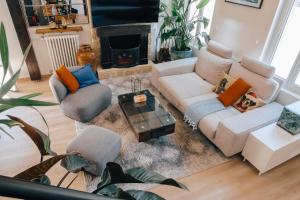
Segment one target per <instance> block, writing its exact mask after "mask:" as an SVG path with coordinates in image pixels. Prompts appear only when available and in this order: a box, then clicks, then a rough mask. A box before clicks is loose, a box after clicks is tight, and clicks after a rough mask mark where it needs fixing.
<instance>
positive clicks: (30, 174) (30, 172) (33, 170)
mask: <svg viewBox="0 0 300 200" xmlns="http://www.w3.org/2000/svg"><path fill="white" fill-rule="evenodd" d="M65 156H66V155H58V156H55V157H52V158H49V159H48V160H45V161H43V162H41V163H39V164H37V165H35V166H33V167H30V168H29V169H27V170H25V171H23V172H21V173H19V174H18V175H16V176H15V177H14V178H17V179H21V180H25V181H31V180H34V179H38V178H40V177H41V176H43V175H44V174H46V172H47V171H48V170H49V169H50V168H51V167H53V166H54V165H55V164H56V163H57V162H59V161H60V160H61V159H63V158H64V157H65Z"/></svg>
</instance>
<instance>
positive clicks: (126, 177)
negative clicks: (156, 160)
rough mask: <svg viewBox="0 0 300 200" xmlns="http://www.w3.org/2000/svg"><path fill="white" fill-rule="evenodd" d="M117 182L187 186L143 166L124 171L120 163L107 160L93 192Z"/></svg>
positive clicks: (182, 187) (183, 187) (184, 187)
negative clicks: (99, 180) (100, 178)
mask: <svg viewBox="0 0 300 200" xmlns="http://www.w3.org/2000/svg"><path fill="white" fill-rule="evenodd" d="M117 183H153V184H161V185H169V186H174V187H178V188H181V189H186V190H187V187H186V186H185V185H183V184H182V183H179V182H177V181H175V180H174V179H169V178H165V177H164V176H162V175H160V174H158V173H155V172H152V171H148V170H146V169H143V168H133V169H129V170H127V171H125V172H124V171H123V169H122V168H121V166H120V165H118V164H116V163H112V162H109V163H107V165H106V168H105V170H104V172H103V175H102V180H101V182H100V183H99V184H98V186H97V189H96V190H95V191H94V193H98V191H100V190H102V189H103V188H105V187H107V186H109V185H112V184H117Z"/></svg>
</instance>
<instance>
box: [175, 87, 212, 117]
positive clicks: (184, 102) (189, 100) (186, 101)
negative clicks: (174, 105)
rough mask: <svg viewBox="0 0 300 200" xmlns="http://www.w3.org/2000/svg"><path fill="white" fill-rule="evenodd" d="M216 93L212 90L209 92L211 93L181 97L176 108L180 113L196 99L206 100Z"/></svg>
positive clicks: (196, 100)
mask: <svg viewBox="0 0 300 200" xmlns="http://www.w3.org/2000/svg"><path fill="white" fill-rule="evenodd" d="M217 96H218V95H217V94H216V93H214V92H211V93H207V94H202V95H199V96H195V97H191V98H186V99H183V100H182V101H181V102H180V105H179V106H178V109H179V110H180V111H181V112H182V113H185V112H186V111H187V109H188V107H189V106H190V105H192V104H193V103H196V102H198V101H202V100H208V99H213V98H216V97H217Z"/></svg>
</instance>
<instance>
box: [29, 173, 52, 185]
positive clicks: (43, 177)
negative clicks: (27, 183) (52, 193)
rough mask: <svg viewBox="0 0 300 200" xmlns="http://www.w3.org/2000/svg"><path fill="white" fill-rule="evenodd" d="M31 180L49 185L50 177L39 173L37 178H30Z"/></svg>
mask: <svg viewBox="0 0 300 200" xmlns="http://www.w3.org/2000/svg"><path fill="white" fill-rule="evenodd" d="M31 181H32V182H35V183H41V184H43V185H51V181H50V178H49V177H48V176H47V175H45V174H43V175H41V176H40V177H39V178H35V179H33V180H31Z"/></svg>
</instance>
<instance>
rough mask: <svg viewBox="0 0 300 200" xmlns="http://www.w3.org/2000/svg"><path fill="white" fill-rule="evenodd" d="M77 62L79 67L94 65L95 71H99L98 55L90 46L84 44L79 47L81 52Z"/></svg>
mask: <svg viewBox="0 0 300 200" xmlns="http://www.w3.org/2000/svg"><path fill="white" fill-rule="evenodd" d="M76 60H77V63H78V65H80V66H83V65H86V64H92V66H93V70H94V71H95V72H96V71H97V66H96V63H95V61H96V53H95V51H94V50H93V49H92V47H91V45H89V44H82V45H80V47H79V50H78V52H77V54H76Z"/></svg>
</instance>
